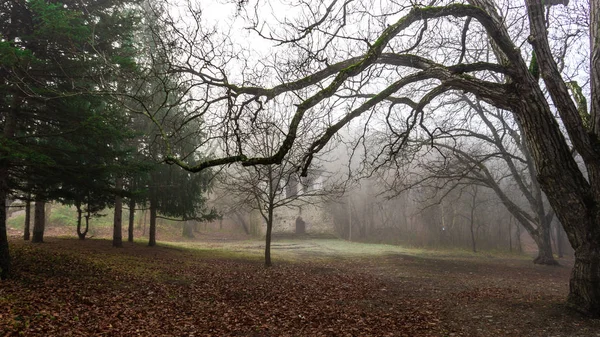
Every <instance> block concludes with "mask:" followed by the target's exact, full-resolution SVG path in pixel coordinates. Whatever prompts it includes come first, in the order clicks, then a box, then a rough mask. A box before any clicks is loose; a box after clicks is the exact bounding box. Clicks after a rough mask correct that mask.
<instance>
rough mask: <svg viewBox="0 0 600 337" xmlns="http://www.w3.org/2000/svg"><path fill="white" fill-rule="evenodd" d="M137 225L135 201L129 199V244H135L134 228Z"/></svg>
mask: <svg viewBox="0 0 600 337" xmlns="http://www.w3.org/2000/svg"><path fill="white" fill-rule="evenodd" d="M134 224H135V199H133V198H131V199H129V227H128V228H127V242H133V226H134Z"/></svg>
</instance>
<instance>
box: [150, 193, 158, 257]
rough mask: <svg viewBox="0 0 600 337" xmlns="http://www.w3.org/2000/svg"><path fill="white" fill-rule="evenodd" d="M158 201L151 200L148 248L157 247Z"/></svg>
mask: <svg viewBox="0 0 600 337" xmlns="http://www.w3.org/2000/svg"><path fill="white" fill-rule="evenodd" d="M156 208H157V205H156V200H154V198H151V199H150V228H149V231H148V246H150V247H154V246H156Z"/></svg>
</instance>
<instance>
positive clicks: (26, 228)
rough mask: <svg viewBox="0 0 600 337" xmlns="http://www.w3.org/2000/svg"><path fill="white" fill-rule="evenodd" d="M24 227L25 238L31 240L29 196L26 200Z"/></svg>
mask: <svg viewBox="0 0 600 337" xmlns="http://www.w3.org/2000/svg"><path fill="white" fill-rule="evenodd" d="M23 228H24V230H23V239H24V240H25V241H29V239H30V238H31V200H29V196H28V197H27V200H26V201H25V223H24V224H23Z"/></svg>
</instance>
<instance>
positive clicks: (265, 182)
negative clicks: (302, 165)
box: [220, 122, 341, 267]
mask: <svg viewBox="0 0 600 337" xmlns="http://www.w3.org/2000/svg"><path fill="white" fill-rule="evenodd" d="M260 124H262V126H261V128H268V130H269V131H268V132H266V133H265V134H264V136H262V137H261V136H255V135H248V138H247V139H246V140H245V141H246V142H247V143H252V144H253V145H254V146H255V151H256V152H257V153H263V155H265V156H268V155H269V153H270V152H272V151H273V150H274V145H275V144H277V142H278V140H279V139H280V137H283V136H284V135H283V134H282V133H281V132H278V131H277V130H278V129H279V128H278V127H277V125H276V123H273V122H262V123H260ZM297 159H298V158H297V157H295V156H294V153H293V152H290V153H288V155H287V156H286V158H285V159H284V160H283V161H282V163H280V164H271V165H264V166H252V167H247V168H245V167H237V169H233V170H229V172H223V174H222V175H221V178H220V185H221V186H220V188H221V189H223V190H226V191H227V194H228V197H229V198H233V199H234V200H235V204H234V205H235V206H234V207H236V208H241V209H248V210H250V211H252V210H256V211H258V212H259V213H260V216H261V217H262V219H263V220H264V221H265V223H266V224H267V228H266V234H265V266H267V267H270V266H271V265H272V262H271V239H272V233H273V226H274V225H275V223H274V222H275V221H274V214H275V211H276V210H277V209H280V208H295V209H298V211H299V212H298V218H297V221H300V222H302V223H304V221H303V220H302V218H301V210H302V207H306V206H308V205H311V206H314V207H320V206H319V204H321V203H324V202H326V200H327V198H329V197H332V196H334V195H339V194H340V192H341V190H340V188H339V187H336V186H326V185H325V184H324V181H322V180H323V178H326V172H325V171H323V170H319V169H316V168H311V170H310V172H309V174H308V175H307V177H304V178H302V177H300V175H299V172H298V163H297V162H296V161H295V160H297ZM238 216H239V213H238Z"/></svg>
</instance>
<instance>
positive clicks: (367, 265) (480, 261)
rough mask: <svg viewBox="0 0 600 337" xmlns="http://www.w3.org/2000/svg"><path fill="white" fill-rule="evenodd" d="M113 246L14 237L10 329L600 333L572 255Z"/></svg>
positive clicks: (227, 242) (4, 309)
mask: <svg viewBox="0 0 600 337" xmlns="http://www.w3.org/2000/svg"><path fill="white" fill-rule="evenodd" d="M200 236H201V237H202V238H201V239H198V240H194V241H185V242H179V243H171V244H168V245H166V244H163V245H161V246H159V247H154V248H149V247H146V246H145V245H144V244H143V243H141V242H140V243H135V244H125V247H124V248H121V249H115V248H112V247H111V243H110V241H107V240H100V239H98V240H96V239H92V240H86V241H79V240H76V239H67V238H48V239H47V243H44V244H41V245H33V244H30V243H26V242H23V241H22V240H19V239H17V238H12V239H11V248H12V253H13V255H14V271H15V275H14V278H13V279H11V280H9V281H3V282H1V283H0V332H4V335H6V336H12V335H15V336H16V335H21V334H23V335H27V336H91V335H107V336H136V335H139V336H600V320H594V319H590V318H586V317H583V316H580V315H579V314H577V313H574V312H572V311H569V310H568V309H567V308H565V307H564V305H563V303H564V300H565V297H566V295H567V291H568V279H569V273H570V266H569V265H568V263H569V261H561V263H562V264H563V266H560V267H546V266H537V265H534V264H533V263H531V259H530V258H528V257H523V256H512V255H501V254H493V255H492V254H487V253H480V254H472V253H467V252H462V251H433V250H418V249H406V248H402V247H395V246H386V245H367V244H357V243H348V242H345V241H341V240H315V239H311V240H289V239H287V240H282V241H276V242H275V243H274V247H273V248H274V249H273V259H274V262H275V266H274V267H273V268H269V269H265V268H264V267H263V264H262V260H261V254H262V253H261V250H262V247H263V244H262V242H261V241H258V240H247V239H246V240H241V239H240V238H239V237H238V238H237V239H234V240H232V239H230V238H229V237H222V236H219V237H210V236H209V235H200Z"/></svg>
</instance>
